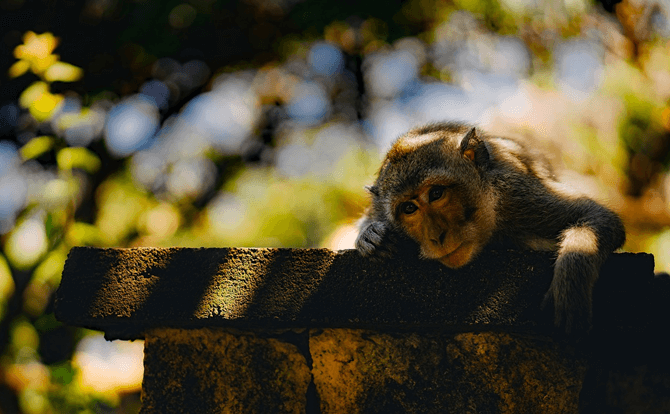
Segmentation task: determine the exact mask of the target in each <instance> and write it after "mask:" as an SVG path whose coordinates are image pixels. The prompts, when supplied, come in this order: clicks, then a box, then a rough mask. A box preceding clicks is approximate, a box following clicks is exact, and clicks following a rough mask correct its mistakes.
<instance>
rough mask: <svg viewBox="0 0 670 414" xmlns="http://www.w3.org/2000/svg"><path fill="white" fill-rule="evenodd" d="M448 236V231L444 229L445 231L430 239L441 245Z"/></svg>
mask: <svg viewBox="0 0 670 414" xmlns="http://www.w3.org/2000/svg"><path fill="white" fill-rule="evenodd" d="M446 237H447V232H446V231H443V232H442V233H440V234H439V235H438V236H437V237H432V238H431V239H430V241H432V242H433V243H435V244H437V245H440V246H441V245H442V243H444V239H445V238H446Z"/></svg>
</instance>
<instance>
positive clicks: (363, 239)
mask: <svg viewBox="0 0 670 414" xmlns="http://www.w3.org/2000/svg"><path fill="white" fill-rule="evenodd" d="M385 233H386V227H385V226H384V224H382V223H380V222H377V221H373V222H372V223H370V224H368V225H367V226H366V227H365V228H363V229H361V232H360V234H359V235H358V238H357V239H356V250H358V251H359V252H360V253H361V255H362V256H364V257H367V256H372V255H373V254H374V253H375V251H376V250H377V249H378V247H379V246H380V245H381V244H382V241H383V239H384V234H385Z"/></svg>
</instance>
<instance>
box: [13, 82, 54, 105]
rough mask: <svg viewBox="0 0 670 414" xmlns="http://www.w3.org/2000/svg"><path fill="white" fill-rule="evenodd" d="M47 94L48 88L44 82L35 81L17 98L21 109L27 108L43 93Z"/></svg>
mask: <svg viewBox="0 0 670 414" xmlns="http://www.w3.org/2000/svg"><path fill="white" fill-rule="evenodd" d="M48 92H49V86H48V85H47V84H46V82H42V81H37V82H33V84H32V85H30V86H28V87H27V88H26V90H25V91H23V92H21V96H19V105H21V106H22V107H23V108H29V107H30V105H32V104H33V102H35V101H36V100H38V99H39V97H40V96H42V95H43V94H45V93H48Z"/></svg>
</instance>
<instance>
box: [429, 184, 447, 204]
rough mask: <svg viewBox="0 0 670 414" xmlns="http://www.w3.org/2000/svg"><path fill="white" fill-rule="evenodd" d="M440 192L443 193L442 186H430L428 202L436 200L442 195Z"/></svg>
mask: <svg viewBox="0 0 670 414" xmlns="http://www.w3.org/2000/svg"><path fill="white" fill-rule="evenodd" d="M442 194H444V187H442V186H435V187H432V188H431V189H430V191H429V192H428V202H431V201H435V200H438V199H439V198H441V197H442Z"/></svg>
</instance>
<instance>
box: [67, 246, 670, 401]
mask: <svg viewBox="0 0 670 414" xmlns="http://www.w3.org/2000/svg"><path fill="white" fill-rule="evenodd" d="M552 263H553V258H552V255H551V254H550V253H547V254H544V253H537V252H519V251H508V250H487V251H485V252H483V253H482V254H481V255H480V256H479V257H478V259H477V260H476V261H475V262H473V263H472V264H471V265H468V266H466V267H464V268H462V269H459V270H457V271H454V270H450V269H447V268H445V267H444V266H441V265H440V264H439V263H437V262H430V261H421V260H418V259H417V258H416V257H407V256H405V257H402V256H399V257H397V258H394V259H393V260H389V261H385V262H379V263H377V262H372V261H370V260H367V259H364V258H361V257H360V256H359V255H358V254H357V253H356V252H355V251H344V252H332V251H329V250H324V249H237V248H229V249H184V248H167V249H158V248H141V249H92V248H75V249H73V250H72V251H71V253H70V256H69V258H68V261H67V263H66V266H65V269H64V273H63V279H62V282H61V286H60V288H59V290H58V293H57V299H56V309H55V310H56V316H57V318H58V319H59V320H61V321H63V322H66V323H69V324H73V325H78V326H85V327H89V328H93V329H99V330H103V331H105V334H106V336H107V337H108V338H141V337H145V338H146V342H145V378H144V383H143V408H142V412H143V413H171V412H198V413H201V412H202V413H216V412H230V413H265V412H306V413H310V414H311V413H315V414H316V413H338V412H351V413H382V412H383V413H393V412H403V413H405V412H407V413H432V412H446V413H461V412H487V413H488V412H497V413H517V412H542V413H545V412H548V413H551V412H560V413H563V412H577V411H579V412H583V413H591V412H631V413H632V412H666V411H669V407H670V398H669V397H668V395H670V392H669V390H670V380H668V378H670V368H669V367H670V362H669V361H670V357H668V353H667V349H666V346H665V336H664V335H665V327H666V326H667V315H668V313H669V312H670V305H668V304H669V303H670V301H668V297H670V277H668V276H667V275H659V276H657V277H655V276H654V275H653V258H652V256H651V255H645V254H639V255H633V254H615V255H612V257H611V258H610V259H609V260H608V261H607V262H606V263H605V265H604V266H603V269H602V271H601V277H600V279H599V281H598V283H597V284H596V287H595V291H594V299H593V311H594V315H593V316H594V319H593V321H594V326H593V330H592V332H591V333H590V334H589V335H587V336H585V337H577V338H574V337H573V338H565V337H563V336H562V335H561V333H560V331H557V330H555V329H553V328H552V327H551V310H545V311H541V310H540V302H541V300H542V297H543V296H544V294H545V292H546V289H547V287H548V286H549V283H550V281H551V278H552ZM203 327H211V328H207V329H205V328H203Z"/></svg>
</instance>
